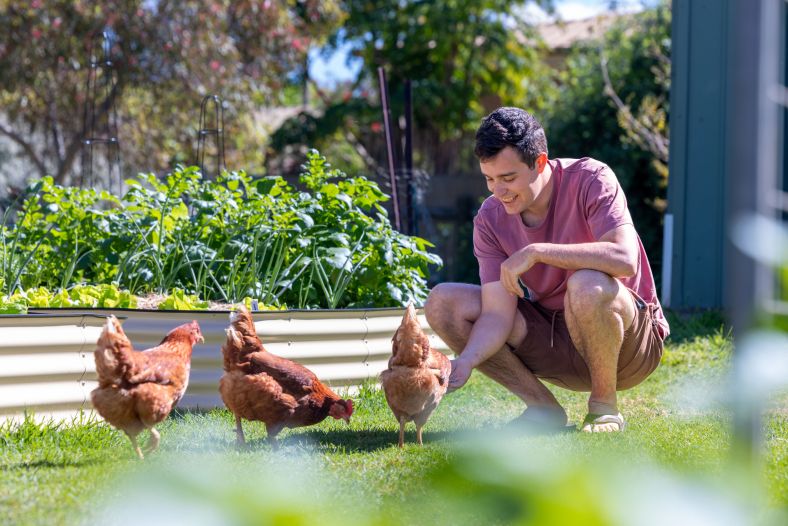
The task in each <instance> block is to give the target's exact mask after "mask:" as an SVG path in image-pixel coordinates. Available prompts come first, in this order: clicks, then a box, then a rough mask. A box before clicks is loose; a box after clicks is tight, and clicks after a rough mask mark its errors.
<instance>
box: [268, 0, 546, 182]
mask: <svg viewBox="0 0 788 526" xmlns="http://www.w3.org/2000/svg"><path fill="white" fill-rule="evenodd" d="M525 3H526V2H525V1H508V0H447V1H444V2H431V1H424V0H407V1H401V2H397V3H392V2H390V1H385V0H344V1H342V2H341V5H342V9H343V10H344V11H346V12H347V14H348V18H347V20H346V21H345V23H344V25H343V27H342V29H341V30H340V31H338V32H337V33H335V34H334V35H333V36H332V37H331V39H330V40H329V49H335V48H336V47H338V46H340V45H350V47H351V49H352V55H353V56H354V57H357V58H358V59H360V60H362V61H363V66H362V67H361V69H360V72H359V75H358V77H357V78H356V79H355V80H354V81H353V82H352V83H351V84H350V85H347V86H343V87H341V89H340V93H338V94H333V95H327V94H324V96H323V101H324V104H325V108H324V111H322V112H321V114H320V115H318V116H315V115H311V114H308V113H305V114H302V115H300V116H299V117H298V118H296V119H294V120H293V121H292V122H291V123H289V124H288V125H287V126H285V127H283V128H282V129H281V130H280V131H279V132H277V134H276V135H275V136H274V138H273V141H272V146H273V147H274V148H275V149H277V150H279V151H282V150H284V148H285V146H287V145H292V144H294V143H301V144H304V145H310V146H318V147H321V148H324V149H325V148H326V147H327V146H330V144H331V143H335V142H336V139H337V138H339V137H338V136H341V137H342V138H345V139H348V140H350V141H351V142H353V143H354V144H355V145H356V146H359V145H360V146H362V147H363V149H364V150H365V151H368V152H372V153H373V155H372V157H373V158H378V159H381V158H382V156H381V155H376V152H380V150H381V148H382V139H381V137H382V128H381V126H380V120H381V117H380V102H379V101H380V98H379V94H378V93H377V91H378V90H377V85H378V81H377V68H378V67H385V68H386V70H387V74H388V81H389V91H390V95H391V101H392V111H393V113H394V114H395V115H401V114H402V112H403V108H402V102H401V101H402V93H403V89H404V87H403V86H404V81H405V80H406V79H411V80H412V82H413V93H414V95H413V97H414V121H415V129H416V134H417V135H416V140H415V143H416V145H417V151H416V152H415V156H416V162H417V164H418V165H419V166H420V167H421V168H423V169H425V170H427V171H428V172H431V173H452V172H454V171H456V170H457V168H458V167H460V166H463V165H464V164H465V165H467V164H468V163H472V148H467V147H464V146H466V145H465V142H467V141H468V139H469V138H472V134H473V132H474V130H475V129H476V127H477V126H478V124H479V121H480V119H481V118H482V117H483V116H484V115H485V114H486V113H488V112H489V111H491V110H492V109H494V108H496V107H498V106H500V105H502V104H514V103H517V104H519V105H523V104H526V103H528V104H530V105H539V104H540V102H541V101H542V100H544V95H545V93H544V89H543V88H544V87H545V85H546V84H541V83H540V81H541V80H542V79H543V78H547V76H546V70H545V69H544V67H543V66H541V64H540V63H539V61H538V60H537V48H538V44H537V41H536V39H535V38H534V37H533V34H532V32H531V29H530V27H529V26H528V24H527V23H526V21H525V20H524V19H523V18H522V17H521V14H520V13H521V8H522V6H523V5H524V4H525ZM539 3H541V4H543V5H545V6H550V5H551V2H550V1H541V2H539ZM392 4H393V5H392ZM348 135H350V137H348ZM322 142H325V143H328V144H322ZM461 170H462V171H465V170H466V168H464V167H463V168H462V169H461Z"/></svg>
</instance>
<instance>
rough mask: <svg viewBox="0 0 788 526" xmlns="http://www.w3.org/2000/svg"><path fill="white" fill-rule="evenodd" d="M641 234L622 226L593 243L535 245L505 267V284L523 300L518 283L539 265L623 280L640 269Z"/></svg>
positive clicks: (502, 265)
mask: <svg viewBox="0 0 788 526" xmlns="http://www.w3.org/2000/svg"><path fill="white" fill-rule="evenodd" d="M639 256H640V253H639V250H638V242H637V233H636V232H635V227H633V226H632V225H621V226H620V227H618V228H614V229H613V230H611V231H610V232H607V233H606V234H605V235H603V236H602V237H601V238H599V241H595V242H593V243H577V244H568V245H563V244H555V243H532V244H530V245H528V246H526V247H524V248H522V249H520V250H518V251H517V252H515V253H514V254H512V255H511V257H509V259H507V260H506V261H504V262H503V264H501V283H502V285H503V287H504V288H505V289H506V290H507V291H508V292H509V293H511V294H513V295H517V296H520V297H522V296H523V292H522V290H521V289H520V285H519V284H518V282H517V280H518V278H519V276H520V274H522V273H523V272H526V271H528V270H529V269H530V268H531V267H533V266H534V265H536V264H537V263H544V264H545V265H551V266H554V267H558V268H563V269H567V270H578V269H593V270H598V271H600V272H604V273H605V274H609V275H610V276H613V277H617V278H623V277H629V276H632V275H634V274H635V273H636V272H637V269H638V263H639V262H638V258H639Z"/></svg>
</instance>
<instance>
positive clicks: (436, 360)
mask: <svg viewBox="0 0 788 526" xmlns="http://www.w3.org/2000/svg"><path fill="white" fill-rule="evenodd" d="M426 366H427V368H428V369H429V370H430V372H432V373H433V374H434V375H435V376H436V377H437V378H438V383H439V385H441V386H443V387H444V389H445V388H446V387H448V385H449V376H450V375H451V362H450V361H449V358H448V357H447V356H446V355H445V354H443V353H442V352H440V351H436V350H435V349H432V348H431V349H430V354H429V357H428V358H427V362H426Z"/></svg>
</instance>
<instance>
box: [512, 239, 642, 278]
mask: <svg viewBox="0 0 788 526" xmlns="http://www.w3.org/2000/svg"><path fill="white" fill-rule="evenodd" d="M526 248H527V249H529V250H532V251H533V254H534V259H535V260H536V261H537V262H538V263H544V264H545V265H551V266H554V267H558V268H563V269H567V270H579V269H584V268H587V269H593V270H598V271H600V272H604V273H605V274H609V275H610V276H613V277H616V278H622V277H628V276H633V275H634V274H635V273H636V272H637V257H634V258H633V257H632V255H631V253H628V252H627V251H626V250H623V249H621V248H620V247H619V246H617V245H616V244H614V243H609V242H605V241H597V242H593V243H578V244H571V245H562V244H553V243H533V244H531V245H529V246H528V247H526Z"/></svg>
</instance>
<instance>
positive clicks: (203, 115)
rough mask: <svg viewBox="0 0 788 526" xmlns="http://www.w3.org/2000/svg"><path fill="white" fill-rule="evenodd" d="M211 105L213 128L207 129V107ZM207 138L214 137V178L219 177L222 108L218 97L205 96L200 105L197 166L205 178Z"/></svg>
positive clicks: (221, 153) (221, 147)
mask: <svg viewBox="0 0 788 526" xmlns="http://www.w3.org/2000/svg"><path fill="white" fill-rule="evenodd" d="M210 103H213V119H212V122H213V126H212V127H208V120H209V117H208V105H209V104H210ZM208 136H212V137H216V177H218V176H219V174H220V173H221V171H222V170H223V169H226V168H227V167H226V165H225V164H224V107H223V106H222V99H221V98H220V97H219V96H218V95H207V96H205V97H204V98H203V99H202V104H201V105H200V131H198V132H197V166H199V167H200V172H202V175H203V177H206V176H207V173H206V171H205V138H206V137H208Z"/></svg>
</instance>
